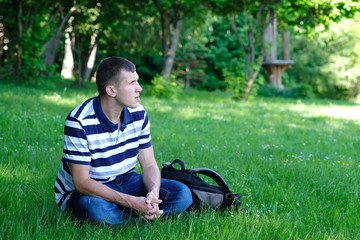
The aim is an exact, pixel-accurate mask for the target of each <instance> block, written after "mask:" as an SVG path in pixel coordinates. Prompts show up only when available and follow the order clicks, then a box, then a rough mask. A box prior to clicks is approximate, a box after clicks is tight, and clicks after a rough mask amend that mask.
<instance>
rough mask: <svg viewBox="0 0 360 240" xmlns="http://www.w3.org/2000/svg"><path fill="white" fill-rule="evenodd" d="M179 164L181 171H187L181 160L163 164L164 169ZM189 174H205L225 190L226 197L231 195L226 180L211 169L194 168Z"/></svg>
mask: <svg viewBox="0 0 360 240" xmlns="http://www.w3.org/2000/svg"><path fill="white" fill-rule="evenodd" d="M176 163H177V164H179V165H180V167H181V171H185V170H186V169H185V164H184V162H183V161H181V160H180V159H175V160H174V161H172V162H171V163H169V162H166V163H164V164H163V166H164V168H173V169H176V168H174V166H173V165H174V164H176ZM188 171H189V172H192V173H200V174H203V175H205V176H208V177H209V178H211V179H213V180H214V181H215V182H216V183H217V184H218V185H219V186H220V187H221V189H222V190H223V192H224V194H225V195H228V194H231V190H230V188H229V186H228V185H227V184H226V182H225V180H224V179H223V178H222V177H221V176H220V175H219V174H218V173H217V172H215V171H214V170H211V169H209V168H193V169H189V170H188Z"/></svg>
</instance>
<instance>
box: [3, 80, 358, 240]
mask: <svg viewBox="0 0 360 240" xmlns="http://www.w3.org/2000/svg"><path fill="white" fill-rule="evenodd" d="M95 94H96V89H95V85H93V84H89V85H88V86H87V88H86V89H77V88H73V87H69V86H66V85H64V86H50V85H49V86H48V87H41V88H40V87H37V88H34V87H25V86H13V85H9V84H6V83H0V239H194V240H195V239H196V240H197V239H360V230H359V229H360V223H359V220H358V218H359V216H360V205H359V186H360V157H359V149H360V106H359V105H356V104H352V103H346V102H337V101H328V100H294V99H279V98H257V99H255V100H252V101H248V102H236V101H233V100H232V99H231V97H230V96H228V95H226V94H222V93H205V92H197V91H185V92H184V93H183V94H181V95H180V96H179V97H178V98H175V99H170V100H169V99H158V98H154V97H152V96H149V95H147V94H146V93H144V94H143V95H144V96H143V97H142V103H143V105H145V107H146V108H147V111H148V113H149V116H150V120H151V124H152V138H153V144H154V149H155V155H156V158H157V161H158V164H159V166H161V164H162V163H163V162H166V161H171V160H173V159H174V158H180V159H182V160H183V161H185V163H186V165H187V167H188V168H190V167H208V168H212V169H214V170H216V171H217V172H219V173H220V174H221V175H222V176H223V177H224V179H225V180H226V181H227V183H228V184H229V185H230V187H231V189H232V190H233V191H234V192H236V193H238V192H241V193H243V205H244V206H245V207H246V208H248V209H250V210H251V212H252V214H251V215H245V214H242V213H237V212H226V213H220V212H204V213H202V214H194V213H191V214H189V215H184V216H180V217H179V219H171V220H168V221H166V222H160V221H159V222H153V223H151V224H148V223H146V224H140V223H139V224H134V225H131V226H129V227H127V228H123V229H116V230H114V229H111V228H108V227H104V226H94V225H91V224H88V223H80V222H78V221H76V220H74V219H71V218H70V217H69V215H67V214H66V213H63V212H61V211H60V210H59V209H58V208H57V206H56V204H55V201H54V193H53V184H54V181H55V177H56V174H57V171H58V167H59V163H60V158H61V153H62V144H63V142H62V141H63V140H62V137H63V123H64V120H65V117H66V115H67V114H68V112H69V111H70V110H71V109H72V108H73V107H74V106H75V105H77V104H78V103H80V102H82V101H83V100H85V99H86V98H88V97H92V96H94V95H95Z"/></svg>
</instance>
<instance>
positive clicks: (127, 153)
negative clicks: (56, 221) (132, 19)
mask: <svg viewBox="0 0 360 240" xmlns="http://www.w3.org/2000/svg"><path fill="white" fill-rule="evenodd" d="M138 80H139V76H138V74H137V72H136V67H135V65H134V64H133V63H131V62H130V61H129V60H127V59H124V58H120V57H109V58H106V59H104V60H103V61H102V62H101V63H100V65H99V67H98V69H97V74H96V84H97V87H98V92H99V96H97V97H93V98H90V99H88V100H86V101H85V102H83V103H81V104H80V105H78V106H77V107H75V108H74V109H73V110H72V111H71V112H70V114H69V115H68V116H67V119H66V122H65V134H64V149H63V156H62V161H61V164H60V170H59V173H58V176H57V178H56V182H55V199H56V202H57V204H58V205H59V206H60V208H61V209H62V210H66V209H69V210H70V211H71V212H72V213H73V214H74V215H75V216H76V217H78V218H79V219H90V220H92V221H94V222H97V223H104V224H108V225H114V226H123V225H124V224H125V223H127V222H128V221H129V220H131V219H132V217H133V216H140V217H142V218H143V219H147V220H153V219H155V218H159V217H161V216H168V215H174V214H179V213H181V212H183V211H184V210H185V209H186V208H188V207H189V206H190V205H191V203H192V197H191V192H190V190H189V188H188V187H187V186H186V185H184V184H182V183H180V182H177V181H174V180H167V179H161V177H160V171H159V168H158V166H157V164H156V161H155V158H154V152H153V147H152V142H151V136H150V123H149V120H148V116H147V113H146V111H145V109H144V107H143V106H142V105H141V104H140V103H139V101H140V92H141V91H142V88H141V86H140V85H139V82H138ZM137 160H138V161H139V163H140V166H141V170H142V174H139V173H135V166H136V163H137Z"/></svg>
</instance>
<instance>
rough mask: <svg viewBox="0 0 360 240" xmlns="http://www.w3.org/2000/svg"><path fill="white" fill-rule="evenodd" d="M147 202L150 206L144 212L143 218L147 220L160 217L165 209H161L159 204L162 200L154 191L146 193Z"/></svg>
mask: <svg viewBox="0 0 360 240" xmlns="http://www.w3.org/2000/svg"><path fill="white" fill-rule="evenodd" d="M145 202H146V204H147V205H148V207H149V210H148V211H147V212H146V213H144V214H143V218H145V219H147V220H153V219H155V218H159V217H160V216H161V215H162V214H163V213H164V211H163V210H160V209H159V204H160V203H161V202H162V201H161V200H160V199H159V198H158V197H157V196H156V195H155V194H154V193H153V192H149V193H148V194H147V195H146V200H145Z"/></svg>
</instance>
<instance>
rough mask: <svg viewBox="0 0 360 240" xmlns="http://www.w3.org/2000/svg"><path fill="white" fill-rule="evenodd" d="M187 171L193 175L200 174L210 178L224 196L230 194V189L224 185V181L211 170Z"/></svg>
mask: <svg viewBox="0 0 360 240" xmlns="http://www.w3.org/2000/svg"><path fill="white" fill-rule="evenodd" d="M189 171H190V172H193V173H200V174H203V175H205V176H208V177H210V178H211V179H213V180H214V181H215V182H216V183H217V184H218V185H219V186H220V187H221V189H222V190H223V191H224V193H225V195H228V194H231V191H230V188H229V186H228V185H227V184H226V182H225V180H224V179H223V178H222V177H221V176H220V175H219V174H218V173H217V172H215V171H214V170H211V169H209V168H193V169H189Z"/></svg>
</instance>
